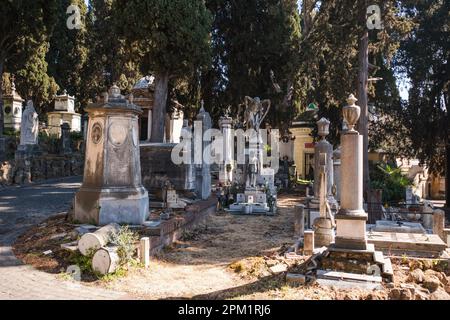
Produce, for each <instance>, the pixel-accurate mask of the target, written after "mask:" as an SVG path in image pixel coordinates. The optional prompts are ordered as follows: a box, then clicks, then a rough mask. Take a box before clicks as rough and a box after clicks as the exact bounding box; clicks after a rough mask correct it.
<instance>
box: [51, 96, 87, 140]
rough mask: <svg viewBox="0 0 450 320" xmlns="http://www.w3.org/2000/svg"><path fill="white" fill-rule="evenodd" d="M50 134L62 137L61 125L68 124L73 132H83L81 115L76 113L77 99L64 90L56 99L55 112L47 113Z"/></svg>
mask: <svg viewBox="0 0 450 320" xmlns="http://www.w3.org/2000/svg"><path fill="white" fill-rule="evenodd" d="M47 115H48V127H49V130H48V131H49V133H50V134H54V135H57V136H58V137H60V136H61V125H62V124H64V123H67V124H68V125H69V126H70V129H71V131H74V132H81V114H79V113H76V112H75V97H73V96H71V95H69V94H68V93H67V91H65V90H64V92H63V94H62V95H59V96H56V97H55V111H53V112H49V113H47Z"/></svg>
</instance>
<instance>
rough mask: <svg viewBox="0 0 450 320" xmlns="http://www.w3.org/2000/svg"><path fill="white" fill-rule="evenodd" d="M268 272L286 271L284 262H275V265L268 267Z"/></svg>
mask: <svg viewBox="0 0 450 320" xmlns="http://www.w3.org/2000/svg"><path fill="white" fill-rule="evenodd" d="M269 270H270V272H272V273H273V274H277V273H282V272H286V271H287V266H286V265H284V264H277V265H276V266H273V267H271V268H269Z"/></svg>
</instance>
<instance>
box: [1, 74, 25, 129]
mask: <svg viewBox="0 0 450 320" xmlns="http://www.w3.org/2000/svg"><path fill="white" fill-rule="evenodd" d="M23 102H24V100H23V99H22V97H21V96H20V95H19V94H18V93H17V91H16V85H15V83H14V77H12V78H11V94H7V95H4V96H3V113H4V121H5V129H10V130H13V131H15V132H18V131H20V124H21V122H22V105H23Z"/></svg>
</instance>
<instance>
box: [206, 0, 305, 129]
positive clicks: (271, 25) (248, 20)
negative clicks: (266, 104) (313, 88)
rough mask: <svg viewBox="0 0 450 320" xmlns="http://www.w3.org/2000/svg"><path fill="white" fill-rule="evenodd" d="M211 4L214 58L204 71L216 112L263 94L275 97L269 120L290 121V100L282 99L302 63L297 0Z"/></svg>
mask: <svg viewBox="0 0 450 320" xmlns="http://www.w3.org/2000/svg"><path fill="white" fill-rule="evenodd" d="M207 6H208V8H209V9H210V10H211V12H212V13H213V16H214V21H213V32H212V51H213V64H212V68H211V70H210V71H209V72H208V73H206V74H204V75H203V77H202V96H203V98H204V100H205V105H206V106H207V107H208V108H210V110H209V111H210V112H211V113H212V117H213V118H215V119H218V118H219V117H220V116H221V115H223V111H224V110H225V108H226V107H227V106H232V113H233V115H236V114H237V112H238V109H239V108H238V106H239V105H240V104H241V103H242V102H243V101H244V97H245V96H252V97H255V96H260V97H261V98H269V99H271V101H272V105H273V108H272V111H271V112H270V114H269V118H268V119H267V120H268V121H270V120H272V122H276V123H281V122H282V121H288V119H289V118H290V117H291V116H292V110H291V107H292V106H291V105H290V104H289V103H283V100H284V98H285V95H286V94H287V92H288V90H289V89H290V87H291V86H293V85H295V84H294V78H295V74H296V72H297V69H298V67H299V64H300V63H301V60H300V59H299V50H300V36H301V35H300V16H299V12H298V6H297V1H295V0H282V1H279V0H264V1H261V0H247V1H229V0H209V1H207ZM271 71H273V72H274V75H275V78H276V81H277V83H278V84H279V85H280V89H281V90H280V92H276V90H274V88H273V83H272V79H271V76H270V74H271Z"/></svg>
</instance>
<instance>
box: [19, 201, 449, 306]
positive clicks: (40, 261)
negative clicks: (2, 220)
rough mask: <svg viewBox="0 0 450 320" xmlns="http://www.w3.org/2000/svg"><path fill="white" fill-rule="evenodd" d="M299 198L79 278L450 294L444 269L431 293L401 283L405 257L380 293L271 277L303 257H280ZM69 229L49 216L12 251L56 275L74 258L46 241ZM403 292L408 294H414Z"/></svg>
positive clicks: (137, 285)
mask: <svg viewBox="0 0 450 320" xmlns="http://www.w3.org/2000/svg"><path fill="white" fill-rule="evenodd" d="M296 199H298V198H297V197H295V196H292V195H282V196H281V197H280V199H279V203H278V205H279V210H278V214H277V215H276V216H273V217H269V216H234V215H231V214H228V213H218V214H215V215H213V216H211V217H210V218H209V221H208V223H207V224H206V226H200V227H198V228H197V229H196V230H193V231H192V232H188V233H185V234H184V235H183V238H182V239H181V241H178V242H177V243H175V244H174V245H173V246H171V247H169V248H167V249H165V250H164V251H163V252H161V253H160V254H159V255H158V256H157V257H153V258H152V261H151V263H150V268H149V269H142V268H138V267H130V268H129V270H128V272H127V273H126V275H125V276H120V277H108V278H106V279H97V278H95V277H92V276H87V277H84V278H83V282H84V283H85V284H87V285H92V286H101V287H106V288H110V289H115V290H120V291H124V292H127V293H129V294H130V295H131V296H133V297H135V298H136V299H284V300H289V299H300V300H301V299H308V300H310V299H311V300H320V299H389V298H391V299H392V298H393V299H402V298H404V299H406V298H408V297H409V298H411V299H414V294H416V296H417V293H414V292H420V293H421V294H420V295H419V296H420V297H422V298H427V299H428V298H429V299H449V298H450V296H449V295H448V294H447V293H446V290H448V285H447V287H446V283H448V280H449V279H450V278H448V277H446V275H445V274H443V273H442V272H440V273H437V272H436V275H437V276H439V277H441V276H442V275H443V278H442V277H441V279H443V280H442V282H443V283H442V284H441V287H440V288H439V290H437V292H438V293H439V294H438V295H436V296H433V297H430V292H429V291H428V292H426V291H427V290H426V289H423V287H422V286H420V285H419V284H415V287H416V288H415V289H414V288H412V287H413V285H412V284H409V285H407V286H406V287H405V283H407V282H408V281H409V280H408V275H409V273H410V270H412V269H414V268H417V266H413V267H411V263H410V261H409V260H404V261H398V263H394V264H393V268H394V272H395V276H396V279H397V280H396V283H394V284H393V285H390V287H386V286H384V287H383V289H382V290H376V291H371V290H355V289H346V290H344V289H338V288H334V287H321V286H319V285H318V284H317V283H313V284H309V285H305V286H301V287H291V286H288V285H287V284H286V281H285V273H280V274H274V273H273V272H271V270H270V267H273V266H279V265H283V264H284V265H285V266H286V267H287V268H288V269H289V268H290V267H293V266H295V265H296V264H300V263H302V262H303V260H297V261H287V260H286V259H285V258H284V257H283V255H284V253H285V252H286V250H287V248H288V247H289V246H291V245H292V244H293V243H294V241H295V238H294V237H293V233H294V226H293V225H294V223H293V216H294V212H293V206H294V205H295V204H296V202H297V200H296ZM71 229H73V226H71V225H70V224H68V223H67V222H65V221H64V219H63V217H59V218H55V219H53V220H50V221H48V222H47V223H46V224H45V225H41V226H38V227H37V228H36V229H34V230H30V232H28V233H27V234H25V235H24V236H23V237H21V239H20V240H19V241H18V243H17V244H16V246H15V253H16V255H17V256H18V257H19V258H21V259H22V260H24V261H25V262H26V263H28V264H32V265H33V266H35V267H36V268H38V269H41V270H44V271H47V272H53V273H60V272H62V271H64V269H65V268H66V267H67V266H68V265H70V264H71V263H73V259H71V258H70V254H68V253H67V252H65V251H63V250H61V249H60V248H59V244H60V243H61V241H63V240H61V239H60V240H58V239H53V240H51V238H52V237H54V235H55V234H58V233H61V232H63V233H67V236H66V240H67V237H69V238H70V230H71ZM44 230H45V231H44ZM52 235H53V236H52ZM63 242H64V241H63ZM66 242H67V241H66ZM49 249H50V250H52V251H53V253H52V254H51V255H49V256H43V255H42V252H43V251H46V250H49ZM430 268H433V265H431V266H430ZM446 271H447V275H448V270H446ZM410 282H412V280H411V281H410ZM395 290H397V291H395ZM394 291H395V292H394ZM405 292H406V293H405ZM408 292H413V294H412V296H411V294H409V293H408ZM422 293H423V294H422ZM408 294H409V296H408ZM405 295H406V296H407V297H406V298H405ZM416 298H417V297H416Z"/></svg>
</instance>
